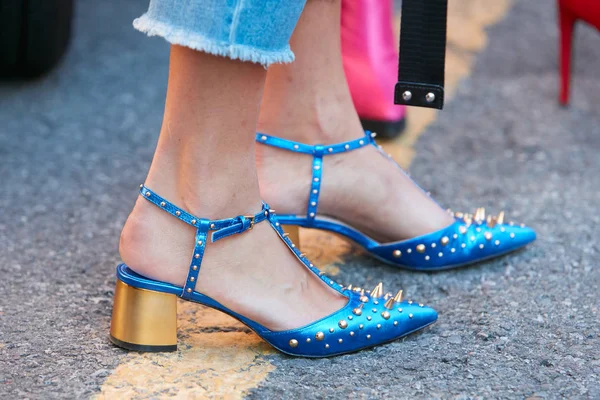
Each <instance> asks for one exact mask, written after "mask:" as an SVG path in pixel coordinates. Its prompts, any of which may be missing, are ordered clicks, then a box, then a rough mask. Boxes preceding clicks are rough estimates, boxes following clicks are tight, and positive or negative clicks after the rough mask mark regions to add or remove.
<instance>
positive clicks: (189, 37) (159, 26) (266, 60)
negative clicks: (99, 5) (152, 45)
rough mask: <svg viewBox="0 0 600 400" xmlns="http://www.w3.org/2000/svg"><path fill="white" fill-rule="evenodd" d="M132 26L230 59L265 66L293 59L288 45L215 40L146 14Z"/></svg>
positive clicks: (174, 42)
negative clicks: (260, 46)
mask: <svg viewBox="0 0 600 400" xmlns="http://www.w3.org/2000/svg"><path fill="white" fill-rule="evenodd" d="M133 27H134V28H135V29H137V30H138V31H140V32H143V33H145V34H147V35H148V36H161V37H163V38H164V39H165V40H166V41H167V42H169V43H171V44H176V45H180V46H185V47H189V48H190V49H193V50H198V51H202V52H205V53H209V54H214V55H216V56H222V57H227V58H231V59H232V60H240V61H250V62H253V63H256V64H261V65H263V66H264V67H265V68H267V67H268V66H269V65H271V64H276V63H279V64H285V63H291V62H292V61H294V53H293V52H292V50H291V49H290V47H289V46H286V48H284V49H282V50H281V51H267V50H261V49H257V48H255V47H250V46H245V45H241V44H231V43H225V42H217V41H215V40H213V39H209V38H207V37H205V36H202V35H199V34H197V33H193V32H189V31H188V30H185V29H183V28H178V27H173V26H172V25H169V24H166V23H164V22H160V21H157V20H155V19H152V18H150V17H148V16H147V15H146V14H144V15H142V16H141V17H139V18H136V19H135V20H134V21H133Z"/></svg>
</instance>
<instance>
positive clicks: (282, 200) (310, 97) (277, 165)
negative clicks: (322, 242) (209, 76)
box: [257, 0, 453, 241]
mask: <svg viewBox="0 0 600 400" xmlns="http://www.w3.org/2000/svg"><path fill="white" fill-rule="evenodd" d="M339 21H340V0H331V1H329V0H328V1H317V0H312V1H309V2H308V3H307V4H306V7H305V9H304V12H303V14H302V16H301V18H300V20H299V22H298V25H297V27H296V30H295V31H294V34H293V36H292V40H291V46H292V49H293V50H294V52H295V54H296V61H295V62H294V63H292V64H289V65H278V66H275V67H273V68H271V69H269V72H268V75H267V83H266V87H265V95H264V99H263V103H262V106H261V113H260V118H259V125H258V129H259V131H261V132H265V133H269V134H272V135H275V136H281V137H285V138H287V139H291V140H295V141H300V142H304V143H309V144H316V143H322V144H328V143H336V142H341V141H345V140H351V139H356V138H358V137H360V136H361V135H364V133H363V131H362V128H361V125H360V121H359V118H358V115H357V114H356V111H355V109H354V106H353V104H352V99H351V96H350V92H349V90H348V87H347V84H346V79H345V76H344V70H343V65H342V58H341V48H340V23H339ZM390 90H392V88H390ZM257 163H258V173H259V179H260V182H261V191H262V193H263V197H264V198H265V199H266V201H268V202H269V203H270V204H271V205H272V206H273V207H274V208H276V209H277V210H278V211H279V212H281V213H298V214H303V213H304V212H305V209H306V201H307V199H308V191H309V184H310V176H311V169H310V165H311V164H310V159H309V157H307V156H303V155H298V154H292V153H290V152H285V151H281V150H277V149H274V148H271V147H267V146H261V145H258V146H257ZM323 178H324V179H323V185H322V186H321V196H320V199H321V200H320V203H319V212H321V213H324V214H328V215H332V216H334V217H337V218H340V219H342V220H345V221H347V222H349V223H351V224H352V225H353V226H355V227H358V228H361V229H362V230H363V231H365V232H368V233H370V234H371V235H372V236H373V237H375V238H378V239H380V240H383V241H388V240H389V241H391V240H399V239H405V238H409V237H414V236H418V235H421V234H425V233H428V232H431V231H434V230H437V229H441V228H443V227H445V226H448V225H450V224H451V223H452V222H453V220H452V218H451V217H450V216H449V215H448V214H447V213H446V212H445V211H444V210H442V209H441V208H440V207H439V206H438V205H437V204H436V203H435V202H433V201H432V200H431V199H429V197H428V196H426V195H425V194H424V193H422V192H421V190H420V189H418V188H417V187H416V185H415V184H414V183H413V182H412V181H411V180H410V179H409V178H408V177H406V176H405V175H404V174H403V173H402V172H401V171H400V170H398V169H396V168H394V166H392V165H391V163H390V162H389V160H386V159H385V158H384V157H382V156H381V155H380V154H379V153H378V152H377V151H376V149H375V148H373V147H371V146H367V147H365V148H363V149H361V150H357V151H353V152H352V153H349V154H340V155H332V156H328V157H325V158H324V167H323Z"/></svg>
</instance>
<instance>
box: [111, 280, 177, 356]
mask: <svg viewBox="0 0 600 400" xmlns="http://www.w3.org/2000/svg"><path fill="white" fill-rule="evenodd" d="M110 339H111V341H112V342H113V343H114V344H116V345H117V346H119V347H123V348H125V349H128V350H133V351H143V352H162V351H175V350H177V296H175V295H173V294H168V293H161V292H155V291H152V290H145V289H139V288H135V287H133V286H129V285H127V284H126V283H124V282H122V281H120V280H117V287H116V289H115V298H114V305H113V314H112V320H111V323H110Z"/></svg>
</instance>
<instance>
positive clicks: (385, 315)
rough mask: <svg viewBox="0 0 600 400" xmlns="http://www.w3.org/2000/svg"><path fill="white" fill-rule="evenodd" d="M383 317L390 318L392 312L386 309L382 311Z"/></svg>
mask: <svg viewBox="0 0 600 400" xmlns="http://www.w3.org/2000/svg"><path fill="white" fill-rule="evenodd" d="M381 316H382V317H383V319H390V313H389V312H388V311H384V312H382V313H381Z"/></svg>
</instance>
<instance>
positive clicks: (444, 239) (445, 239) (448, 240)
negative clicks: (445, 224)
mask: <svg viewBox="0 0 600 400" xmlns="http://www.w3.org/2000/svg"><path fill="white" fill-rule="evenodd" d="M440 242H441V243H442V246H445V245H447V244H448V243H450V239H449V238H448V236H444V237H443V238H442V239H441V240H440Z"/></svg>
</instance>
